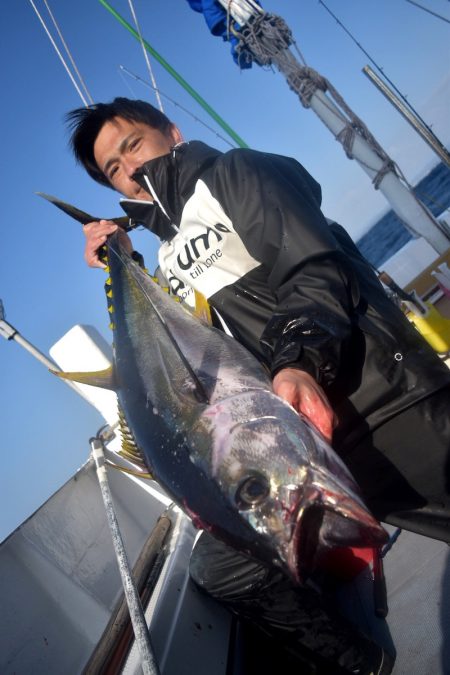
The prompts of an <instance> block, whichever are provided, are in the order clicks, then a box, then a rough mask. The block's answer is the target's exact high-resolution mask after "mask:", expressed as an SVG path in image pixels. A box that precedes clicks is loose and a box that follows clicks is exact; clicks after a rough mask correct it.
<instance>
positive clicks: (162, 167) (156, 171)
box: [121, 141, 222, 240]
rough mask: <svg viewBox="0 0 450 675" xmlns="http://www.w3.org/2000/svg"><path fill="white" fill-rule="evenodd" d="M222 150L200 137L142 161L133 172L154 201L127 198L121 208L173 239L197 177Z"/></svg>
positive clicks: (163, 235)
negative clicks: (143, 162) (144, 161)
mask: <svg viewBox="0 0 450 675" xmlns="http://www.w3.org/2000/svg"><path fill="white" fill-rule="evenodd" d="M221 154H222V153H221V152H219V150H215V149H214V148H210V147H209V146H208V145H205V143H202V142H201V141H192V142H190V143H181V144H179V145H177V146H175V147H174V148H172V150H171V152H170V153H168V154H167V155H163V156H162V157H157V158H156V159H152V160H150V161H149V162H146V163H145V164H143V165H142V166H141V168H140V169H138V171H136V173H135V174H134V176H133V179H134V180H135V181H136V182H137V183H139V185H140V186H141V187H142V188H143V189H144V190H146V191H147V192H148V193H149V194H151V195H152V197H153V199H154V201H153V202H145V201H141V200H139V201H138V200H132V199H126V200H122V201H121V205H122V208H123V209H124V210H125V212H126V214H127V215H128V216H129V217H130V218H131V219H132V220H134V221H135V222H136V224H140V225H143V226H144V227H146V228H148V229H149V230H151V231H152V232H153V233H154V234H156V235H157V236H158V237H159V238H160V239H163V240H167V239H171V238H172V237H173V236H174V235H175V234H176V232H177V230H178V226H179V225H180V221H181V214H182V212H183V208H184V205H185V204H186V201H187V200H188V199H189V197H191V196H192V194H193V192H194V189H195V184H196V182H197V179H198V178H199V177H200V176H201V175H202V173H203V172H204V171H205V170H206V169H207V168H208V167H209V166H211V165H212V164H213V163H214V162H215V160H216V159H217V158H218V157H219V156H220V155H221Z"/></svg>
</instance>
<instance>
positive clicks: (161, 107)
mask: <svg viewBox="0 0 450 675" xmlns="http://www.w3.org/2000/svg"><path fill="white" fill-rule="evenodd" d="M128 4H129V6H130V11H131V14H132V16H133V21H134V24H135V26H136V30H137V33H138V35H139V42H140V43H141V47H142V51H143V53H144V59H145V63H146V64H147V68H148V72H149V74H150V79H151V81H152V85H153V89H154V91H155V94H156V100H157V101H158V107H159V109H160V111H161V112H162V113H163V112H164V108H163V104H162V101H161V97H160V95H159V90H158V87H157V85H156V80H155V76H154V75H153V70H152V66H151V64H150V59H149V58H148V54H147V50H146V49H145V45H144V40H143V38H142V33H141V29H140V27H139V23H138V20H137V16H136V12H135V11H134V6H133V0H128Z"/></svg>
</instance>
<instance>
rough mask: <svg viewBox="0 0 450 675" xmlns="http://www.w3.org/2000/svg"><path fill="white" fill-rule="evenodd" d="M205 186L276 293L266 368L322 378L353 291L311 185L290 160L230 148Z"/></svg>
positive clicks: (333, 361) (348, 325) (337, 356)
mask: <svg viewBox="0 0 450 675" xmlns="http://www.w3.org/2000/svg"><path fill="white" fill-rule="evenodd" d="M213 191H214V194H215V196H216V197H217V199H218V201H219V202H220V203H221V205H222V207H223V208H224V210H225V212H226V213H227V215H228V216H229V217H230V219H231V220H232V222H233V224H234V227H235V229H236V231H237V233H238V234H239V236H240V237H241V239H242V241H243V242H244V244H245V246H246V247H247V249H248V251H249V253H250V254H251V255H252V256H253V257H254V258H255V259H256V260H258V261H259V262H260V263H261V264H262V265H263V266H264V268H265V270H266V273H267V279H268V284H269V287H270V290H271V291H272V293H273V295H274V297H275V299H276V309H275V312H274V313H273V315H272V317H271V318H270V319H269V321H268V323H267V325H266V328H265V330H264V332H263V335H262V336H261V343H262V347H263V349H264V351H265V353H266V355H267V357H268V359H269V362H270V363H271V372H272V375H275V374H276V372H278V371H279V370H281V369H282V368H286V367H296V368H299V369H302V370H305V371H307V372H309V373H310V374H311V375H312V376H313V377H314V378H315V379H316V380H317V381H318V382H319V383H320V384H323V385H327V384H330V383H331V382H332V381H333V380H334V378H335V377H336V374H337V372H338V369H339V364H340V361H341V356H342V351H343V349H345V348H346V346H347V343H348V340H349V338H350V335H351V331H352V316H353V315H354V312H355V309H356V306H357V304H358V302H359V291H358V284H357V282H356V279H355V277H354V275H353V273H352V271H351V268H350V267H348V266H347V265H346V262H345V257H344V256H343V255H342V253H341V251H340V250H339V247H338V244H337V242H336V240H335V239H334V237H333V236H332V234H331V232H330V229H329V226H328V224H327V221H326V220H325V218H324V216H323V214H322V212H321V210H320V187H319V185H318V184H317V183H316V182H315V181H314V179H313V178H312V177H311V176H310V175H309V174H308V173H307V172H306V170H305V169H304V168H303V167H302V166H301V165H300V164H298V162H296V161H295V160H293V159H290V158H287V157H281V156H277V155H269V154H265V153H257V152H254V151H248V150H237V151H231V152H229V153H227V154H226V155H224V156H223V158H222V162H221V165H220V168H219V169H218V170H217V171H216V174H215V178H214V186H213Z"/></svg>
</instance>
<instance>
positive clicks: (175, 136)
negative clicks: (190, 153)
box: [169, 124, 184, 145]
mask: <svg viewBox="0 0 450 675" xmlns="http://www.w3.org/2000/svg"><path fill="white" fill-rule="evenodd" d="M169 134H170V138H171V140H172V142H173V145H177V143H182V142H183V140H184V139H183V134H182V133H181V131H180V130H179V128H178V127H177V126H176V125H175V124H171V125H170V129H169Z"/></svg>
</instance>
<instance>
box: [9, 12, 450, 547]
mask: <svg viewBox="0 0 450 675" xmlns="http://www.w3.org/2000/svg"><path fill="white" fill-rule="evenodd" d="M36 4H37V6H38V7H39V9H40V11H42V13H43V14H45V7H44V3H43V2H42V0H36ZM50 4H51V9H52V11H53V13H54V15H55V16H56V19H57V20H58V22H59V24H60V28H61V30H62V31H63V34H64V38H65V40H66V42H67V43H68V45H69V47H70V49H71V51H72V53H73V56H74V58H75V60H76V63H77V66H78V68H79V70H80V71H81V73H82V75H83V77H84V78H85V81H86V83H87V86H88V89H89V90H90V93H91V95H92V97H93V98H94V100H98V101H106V100H110V99H112V98H113V97H114V96H117V95H123V96H129V97H138V98H144V99H146V100H149V101H150V102H153V103H154V102H155V99H154V96H153V94H152V92H151V91H150V90H148V89H146V88H145V87H143V86H142V85H141V84H139V83H137V82H135V81H133V80H130V79H129V78H127V77H126V76H123V75H121V74H120V73H119V68H118V67H119V65H120V64H122V65H124V66H125V67H127V68H128V69H129V70H131V71H133V72H135V73H136V74H138V75H139V76H140V77H142V78H145V79H148V74H147V71H146V67H145V62H144V59H143V56H142V52H141V50H140V46H139V44H138V43H137V42H136V41H135V40H134V39H133V38H132V37H131V36H130V35H129V34H128V33H127V32H126V31H125V30H124V29H123V28H122V27H121V26H120V25H119V24H118V23H117V22H116V21H115V20H114V19H113V18H112V17H111V16H110V15H109V13H108V12H107V11H106V10H105V9H104V8H103V7H102V6H101V5H100V3H99V2H96V1H95V0H77V2H76V3H75V2H65V1H63V0H53V1H52V2H51V3H50ZM112 4H113V5H114V7H115V8H116V9H117V10H118V11H119V12H120V13H121V14H122V15H123V16H125V17H126V18H127V20H129V21H130V22H132V18H131V16H130V11H129V6H128V2H127V0H112ZM423 4H424V5H426V6H427V7H429V8H430V9H432V10H433V11H436V12H439V13H441V14H445V15H446V16H447V17H448V18H449V17H450V7H449V3H448V1H447V0H423ZM263 5H264V7H265V9H266V10H268V11H272V12H274V13H278V14H280V15H281V16H283V17H284V18H285V19H286V21H287V22H288V24H289V25H290V27H291V29H292V31H293V33H294V36H295V38H296V40H297V43H298V46H299V48H300V49H301V51H302V53H303V55H304V57H305V59H306V61H307V62H308V64H309V65H310V66H312V67H313V68H315V69H316V70H318V71H319V72H321V73H322V74H323V75H325V76H326V77H327V78H328V79H329V80H330V81H331V82H332V83H333V85H334V86H335V87H336V88H337V89H338V90H339V91H340V93H341V94H342V95H343V96H344V98H345V99H346V100H347V102H348V104H349V105H350V106H351V107H352V108H353V109H354V111H355V112H356V113H357V114H358V115H359V116H360V117H362V119H363V120H364V121H365V122H366V124H367V125H368V127H369V128H370V130H371V131H372V133H373V134H374V135H375V136H376V138H377V139H378V141H379V142H380V143H381V144H382V145H383V146H384V147H385V149H386V150H387V151H388V152H389V153H390V154H391V155H392V156H393V158H394V159H395V160H396V161H397V162H398V163H399V164H400V166H401V167H402V169H403V171H404V172H405V173H406V175H407V177H408V178H409V179H410V180H411V181H414V180H415V179H417V178H418V177H419V176H421V175H423V174H424V173H425V172H426V170H427V169H429V168H430V167H431V166H432V165H433V164H435V163H436V162H437V159H435V157H434V155H433V154H432V152H431V150H429V149H428V147H427V146H426V145H425V144H424V143H423V141H421V140H420V139H419V138H418V137H417V136H416V135H415V134H414V133H413V132H412V131H410V129H409V127H408V126H407V124H406V123H405V122H404V121H403V120H402V118H401V117H400V116H399V115H398V113H397V112H396V111H395V110H394V109H393V108H392V107H391V106H390V105H389V104H388V103H387V102H386V101H385V99H384V98H383V97H382V96H381V95H380V94H379V93H378V92H377V90H376V89H375V88H374V87H373V85H371V84H370V83H369V81H368V80H367V78H366V77H365V76H364V75H363V74H362V73H361V68H362V67H363V66H364V65H365V64H366V63H367V58H366V57H365V56H364V55H363V54H362V53H361V52H360V51H359V50H358V48H357V47H356V46H355V45H354V44H353V43H352V42H351V41H350V39H349V38H348V37H347V36H346V35H345V33H344V32H343V31H342V29H341V28H339V26H338V25H337V24H336V23H335V21H334V20H333V19H332V18H331V17H330V16H329V14H328V13H327V12H326V11H325V10H324V9H323V7H321V6H320V4H319V3H318V2H317V0H303V1H302V2H300V0H286V1H285V2H281V1H279V2H275V1H270V0H267V1H266V2H263ZM328 5H329V7H330V8H331V9H332V10H333V11H334V12H335V13H336V14H338V16H339V17H340V19H341V20H342V21H343V22H344V23H345V24H346V26H347V27H348V28H349V29H350V30H351V31H352V32H353V33H354V35H355V36H356V37H357V39H358V40H359V42H361V43H362V44H363V46H364V47H365V49H366V50H367V51H368V52H370V53H371V55H372V56H373V57H374V58H375V59H376V60H377V61H378V62H379V63H380V65H381V66H382V67H383V68H384V69H385V71H386V73H387V74H388V75H389V77H390V78H391V79H392V80H394V82H395V83H396V85H397V86H398V87H399V88H400V89H401V90H402V91H403V92H404V93H405V94H407V95H408V98H409V100H410V101H411V102H412V103H413V104H414V105H415V106H416V107H417V109H418V110H419V111H420V113H421V114H422V115H423V116H425V118H426V120H427V122H428V123H429V124H431V125H433V129H434V130H435V132H437V133H438V135H439V136H440V138H441V140H442V141H443V142H444V143H447V144H448V142H449V141H450V114H449V109H450V105H449V104H450V75H449V71H450V68H449V66H450V46H449V45H450V39H449V32H450V26H449V24H448V23H444V22H442V21H440V20H438V19H436V18H435V17H433V16H430V15H428V14H426V13H424V12H422V11H421V10H419V9H418V8H416V7H414V6H412V5H411V4H409V3H407V2H406V1H405V0H365V1H364V2H361V1H359V2H356V0H347V1H346V2H342V1H338V0H328ZM135 8H136V12H137V14H138V18H139V21H140V25H141V29H142V32H143V34H144V36H145V37H146V38H147V39H148V41H149V42H150V43H151V44H152V45H153V46H154V47H155V48H156V49H157V50H158V51H159V52H160V53H161V54H162V55H163V56H164V57H165V59H166V60H167V61H168V62H169V63H170V64H171V65H172V66H173V67H174V68H176V69H177V70H178V71H179V72H180V73H181V74H182V75H183V76H184V77H185V79H187V80H188V82H189V83H190V84H191V85H192V86H193V87H194V88H196V89H197V90H198V91H199V92H200V93H201V95H202V96H203V97H204V98H205V99H206V100H207V101H208V102H209V103H210V105H212V106H213V107H214V108H215V109H216V110H217V111H218V112H219V114H220V115H221V116H222V117H223V118H224V119H225V120H226V121H227V122H228V123H229V124H230V125H231V126H232V127H233V128H234V129H235V130H236V131H237V132H238V133H239V134H240V135H241V136H242V138H244V139H245V141H246V142H247V143H248V144H249V145H250V146H252V147H254V148H256V149H261V150H266V151H269V152H278V153H281V154H287V155H291V156H294V157H296V158H297V159H298V160H299V161H301V162H302V163H303V164H304V165H305V166H306V168H307V169H308V170H309V171H310V172H311V173H312V174H313V175H314V176H315V177H316V178H317V179H318V180H319V181H320V183H321V184H322V189H323V194H324V211H325V213H326V214H327V215H330V216H332V217H334V218H336V219H338V220H340V222H342V224H343V225H344V226H346V227H347V229H348V230H349V231H350V233H351V234H352V235H353V236H354V237H356V238H357V237H358V236H360V234H362V232H363V231H364V230H365V229H367V228H368V226H370V225H371V224H372V223H373V222H374V221H376V220H377V218H378V216H379V215H380V213H381V212H383V210H385V209H386V208H387V206H386V204H385V203H384V201H383V198H382V197H381V196H380V195H379V194H377V193H375V192H374V191H373V189H372V188H371V186H370V183H369V180H368V179H367V177H366V176H365V174H364V173H363V172H362V170H361V169H360V168H359V167H358V166H357V165H356V164H355V162H350V161H349V160H348V159H347V158H346V157H345V155H344V153H343V151H342V149H341V147H340V146H339V145H338V144H337V143H336V141H335V140H334V138H333V137H332V136H331V134H330V133H329V131H328V130H327V129H326V128H325V127H323V125H322V124H321V122H319V121H318V120H317V118H315V117H314V114H313V113H312V112H311V111H308V110H305V109H303V108H302V107H301V105H300V103H299V102H298V100H297V99H296V97H295V96H294V94H292V92H290V91H289V89H288V87H287V85H286V84H285V82H284V81H283V79H282V77H281V76H280V75H278V74H276V73H274V72H271V71H264V70H262V69H259V68H257V67H255V68H253V69H252V70H250V71H244V72H240V71H239V69H238V68H237V67H236V66H235V65H234V63H233V62H232V60H231V58H230V56H229V49H228V46H227V45H225V44H224V43H223V42H222V41H221V40H219V39H217V38H213V37H211V36H210V35H209V33H208V32H207V29H206V26H205V24H204V22H203V19H202V17H201V16H200V15H198V14H196V13H194V12H193V11H192V10H190V9H189V7H188V5H187V3H186V2H185V1H184V0H152V1H151V2H150V1H149V0H135ZM2 10H3V12H2V18H3V21H2V25H3V31H2V40H1V41H0V51H1V57H2V64H3V65H2V71H3V72H2V82H3V88H2V94H3V95H2V106H1V113H0V114H1V123H2V130H3V134H2V172H1V175H2V188H3V190H2V194H3V209H2V216H1V217H2V230H1V232H2V239H1V252H2V255H1V265H0V297H1V298H2V299H3V301H4V303H5V308H6V313H7V318H8V320H9V321H10V322H11V323H12V324H13V325H15V326H16V327H17V328H18V329H19V330H20V332H21V333H22V334H23V335H24V336H26V337H27V338H28V339H30V340H31V341H32V342H34V343H35V344H36V345H37V346H38V347H39V348H40V349H41V350H42V351H45V352H47V351H48V349H49V348H50V346H51V345H52V344H53V343H54V342H56V341H57V340H58V339H59V338H60V337H61V336H62V335H63V334H64V333H65V332H66V331H68V330H69V329H70V328H71V327H72V326H73V325H74V324H76V323H83V324H91V325H95V326H96V327H97V328H98V330H99V331H100V332H101V333H102V334H103V335H104V336H105V338H106V339H107V340H108V341H110V335H109V332H108V329H107V324H108V317H107V312H106V309H105V300H104V295H103V288H102V287H103V276H102V274H103V273H102V272H100V271H93V270H89V269H88V268H87V267H86V266H85V264H84V261H83V237H82V233H81V231H80V228H79V227H78V226H77V224H76V223H75V222H72V221H71V220H70V219H68V218H67V217H65V216H64V215H63V214H60V213H59V212H57V211H56V209H54V208H52V207H51V206H50V205H48V204H47V203H45V202H44V201H43V200H40V199H39V198H38V197H36V196H35V194H34V193H35V191H38V190H40V191H43V192H49V193H51V194H55V195H57V196H59V197H60V198H62V199H65V200H67V201H69V202H71V203H73V204H76V205H78V206H79V207H80V208H82V209H84V210H86V211H90V212H92V213H95V214H98V215H101V216H106V217H107V216H112V215H116V214H118V213H119V212H120V209H119V207H118V206H117V197H116V195H114V193H113V192H112V191H109V190H107V189H104V188H101V187H100V186H98V185H96V184H94V183H93V182H92V181H91V180H90V179H89V178H88V177H87V176H85V175H84V174H83V172H82V170H81V169H80V168H79V167H77V166H76V165H75V163H74V161H73V159H72V157H71V155H70V153H69V151H68V148H67V139H68V134H67V131H66V129H65V127H64V123H63V118H64V114H65V113H66V112H67V111H68V110H70V109H72V108H74V107H79V106H81V105H82V103H81V101H80V99H79V97H78V95H77V93H76V91H75V90H74V88H73V86H72V85H71V83H70V81H69V79H68V77H67V74H66V73H65V71H64V70H63V67H62V65H61V63H60V62H59V60H58V58H57V56H56V54H55V53H54V51H53V48H52V47H51V45H50V43H49V41H48V39H47V37H46V35H45V33H44V30H43V28H42V26H41V25H40V23H39V22H38V20H37V18H36V16H35V14H34V12H33V10H32V7H31V5H30V4H29V3H28V2H26V1H25V0H24V1H23V2H13V3H7V4H6V5H5V6H3V7H2ZM153 66H154V71H155V75H156V78H157V82H158V85H159V87H160V89H161V90H162V91H163V92H166V93H167V94H168V95H169V96H170V97H171V98H174V99H175V100H177V101H178V102H179V104H181V105H182V106H184V107H186V108H189V109H190V110H191V111H192V112H193V113H194V114H195V115H197V116H198V117H201V118H202V119H205V121H207V123H208V124H210V125H211V121H210V120H209V119H207V118H206V116H205V113H203V112H202V111H201V109H200V108H199V107H198V105H197V104H196V103H194V102H193V101H192V100H191V99H189V97H188V96H187V95H186V94H185V92H184V91H182V90H181V89H180V87H179V85H177V84H176V83H175V82H174V81H173V80H172V79H171V78H170V76H169V75H168V74H167V73H166V72H165V71H164V70H163V69H162V68H161V66H159V65H158V64H157V63H153ZM165 111H166V113H167V114H168V115H169V116H170V117H172V118H173V119H174V120H175V121H176V122H177V123H178V125H179V126H180V127H181V128H182V130H183V131H184V134H185V137H186V139H191V138H200V139H201V140H203V141H205V142H207V143H210V144H211V145H215V146H216V147H219V148H220V149H223V150H225V149H227V146H226V144H224V143H223V142H222V141H221V140H220V139H218V138H217V137H216V136H214V135H213V134H211V133H210V132H209V131H207V130H206V129H204V127H202V126H201V125H199V124H198V123H197V122H195V121H194V120H193V119H192V118H191V117H189V116H187V115H186V114H185V113H183V112H181V111H180V110H179V109H177V108H174V107H173V105H172V104H170V103H168V102H166V103H165ZM136 248H138V249H140V250H141V251H142V252H143V253H144V255H145V257H146V260H147V262H148V264H149V266H152V265H153V262H154V260H155V251H156V247H155V243H154V242H153V241H152V239H151V237H150V236H149V235H146V236H145V237H143V236H142V235H138V240H137V243H136ZM0 372H1V384H0V406H1V407H0V410H1V416H2V419H1V424H2V435H1V447H2V462H3V467H2V471H1V478H0V500H1V509H0V539H1V538H3V537H4V536H6V535H7V534H8V533H9V532H10V531H11V530H12V529H13V528H14V527H16V526H17V525H18V524H19V523H20V522H22V521H23V520H24V519H25V518H26V517H27V516H28V515H30V514H31V513H32V512H33V511H34V510H35V509H36V508H37V507H38V506H39V505H40V504H41V503H42V502H43V501H44V500H45V499H47V498H48V497H49V496H50V495H51V494H52V493H53V492H54V491H55V490H56V489H57V488H58V487H59V486H60V485H61V484H62V483H63V482H64V481H65V480H67V479H68V478H69V477H70V476H71V475H72V474H73V472H74V471H75V470H76V469H77V467H79V466H80V465H81V464H82V463H83V462H84V461H85V460H86V458H87V456H88V451H89V448H88V438H89V437H90V436H91V435H92V433H94V432H95V431H96V430H97V428H98V427H99V426H100V425H101V424H102V419H101V417H100V416H99V415H98V414H97V413H96V411H95V410H93V409H92V408H90V407H89V406H88V405H87V404H86V403H85V402H84V401H83V400H82V399H80V398H79V397H77V395H76V394H74V393H73V392H72V391H71V390H70V389H68V388H67V387H66V386H65V385H64V384H62V383H61V382H59V381H57V380H56V379H55V378H53V377H52V376H51V375H50V374H48V373H47V372H46V370H45V369H44V368H43V367H42V366H41V365H40V364H38V363H36V362H34V360H33V359H32V358H31V357H30V356H29V355H28V354H26V353H25V352H23V350H21V349H20V348H19V347H18V346H17V345H16V344H13V343H6V342H5V341H4V340H2V341H1V342H0Z"/></svg>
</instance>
